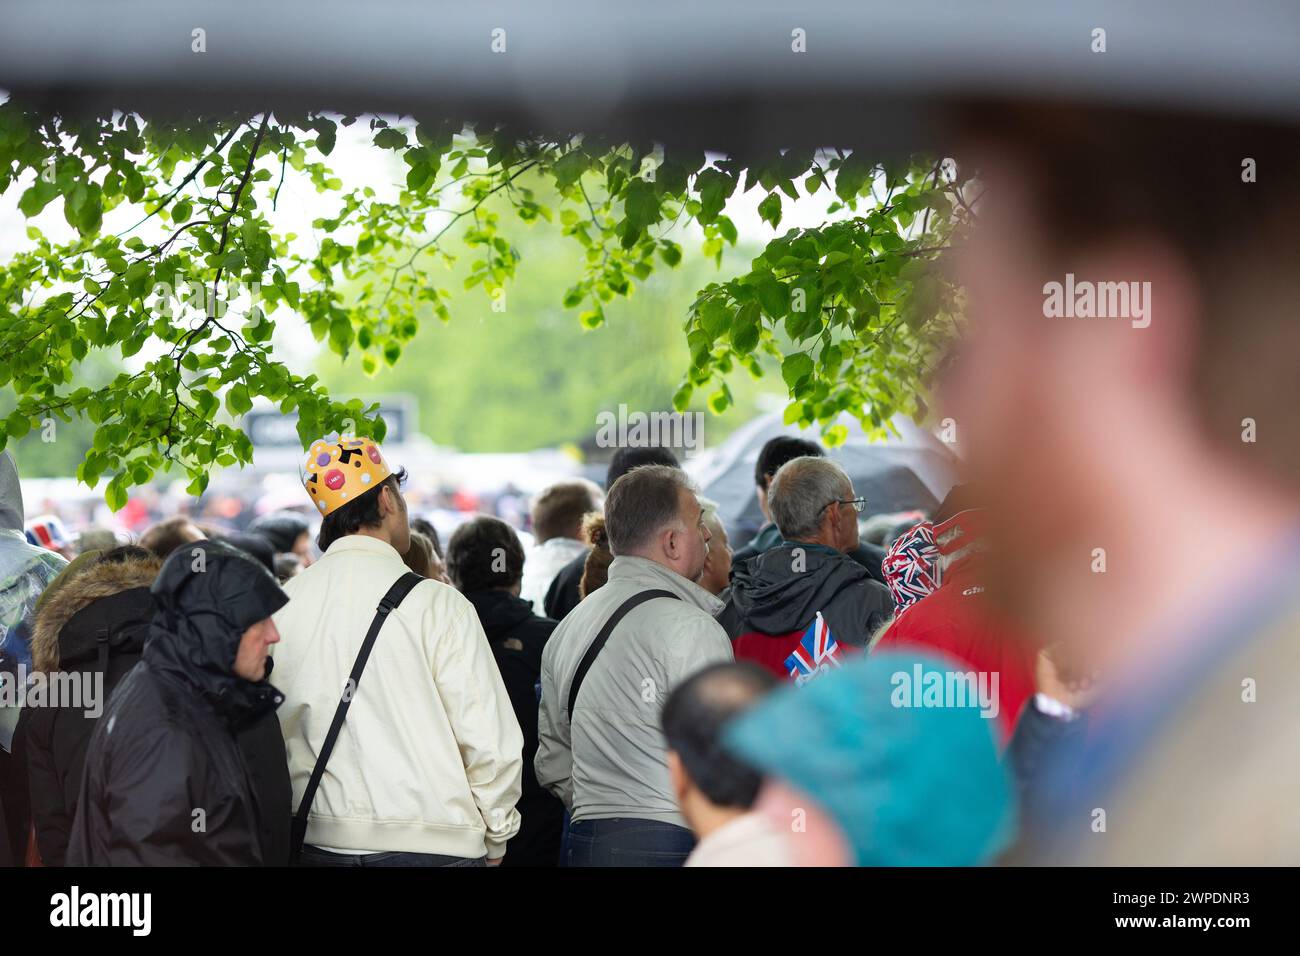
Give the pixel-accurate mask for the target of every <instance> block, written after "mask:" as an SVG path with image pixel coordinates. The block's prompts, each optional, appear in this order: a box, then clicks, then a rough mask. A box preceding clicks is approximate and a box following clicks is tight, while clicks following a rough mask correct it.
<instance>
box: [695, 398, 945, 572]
mask: <svg viewBox="0 0 1300 956" xmlns="http://www.w3.org/2000/svg"><path fill="white" fill-rule="evenodd" d="M839 424H842V425H844V426H845V427H846V428H848V430H849V436H848V438H847V440H846V441H845V442H844V444H842V445H839V446H837V447H836V448H833V449H830V450H829V455H830V457H831V458H833V459H834V460H835V461H837V462H839V463H840V464H841V465H842V466H843V467H844V470H845V471H846V472H848V475H849V478H851V479H852V480H853V489H854V491H855V492H856V493H857V494H859V495H861V496H863V497H865V498H866V499H867V510H866V512H865V513H864V514H865V515H867V516H869V515H872V514H886V513H890V512H895V511H911V510H921V511H926V512H932V511H933V510H934V509H935V508H936V507H937V506H938V504H939V502H940V501H942V500H943V498H944V496H945V495H946V494H947V493H948V491H949V489H950V488H952V486H953V485H954V484H955V483H956V481H957V466H958V461H957V459H956V457H955V456H954V455H953V453H952V452H951V451H950V450H949V449H948V447H947V446H946V445H944V444H943V442H941V441H939V440H938V439H937V438H935V437H934V436H933V435H931V434H930V433H929V432H928V431H926V430H925V429H923V428H920V427H918V426H917V425H916V424H915V423H914V422H912V420H911V419H910V418H908V417H907V416H905V415H898V416H896V417H895V418H894V420H893V423H892V424H893V426H894V428H895V429H896V430H897V432H898V434H897V435H890V436H889V437H887V438H885V439H883V440H880V441H872V440H871V439H870V438H868V437H867V435H866V434H865V433H864V432H863V430H862V426H861V425H859V424H858V422H857V420H856V419H854V418H852V417H851V416H849V415H847V414H846V415H844V416H842V417H841V420H840V422H839ZM777 435H795V436H798V437H801V438H809V439H812V440H813V441H816V440H817V438H818V432H817V429H815V428H812V429H808V430H805V431H801V430H800V429H799V428H798V426H795V425H785V424H783V423H782V415H781V413H780V412H774V413H772V414H770V415H764V416H763V417H761V418H757V419H755V420H754V421H752V422H750V423H749V424H748V425H745V426H744V427H743V428H740V429H738V430H737V431H736V432H734V433H733V434H732V435H731V436H730V437H729V438H728V439H727V440H726V441H725V442H723V443H722V444H721V445H719V446H718V447H717V448H716V449H713V450H711V451H710V452H708V453H707V454H706V455H701V456H700V457H699V458H697V459H695V460H694V461H689V460H688V461H687V463H686V470H687V471H688V472H689V473H690V474H691V476H692V477H693V478H694V479H695V481H696V483H697V484H698V485H699V486H700V491H701V494H702V495H703V496H704V497H705V498H709V499H711V500H712V501H715V502H717V504H718V515H719V517H720V518H721V520H722V523H723V525H724V527H726V529H727V535H728V537H729V538H730V539H731V540H732V542H733V544H735V545H737V546H738V545H740V544H743V543H744V542H746V541H748V540H749V538H750V537H751V536H752V535H753V534H754V532H756V531H757V530H758V529H759V528H760V527H761V526H762V524H763V515H762V512H761V511H759V508H758V494H757V491H756V489H755V486H754V465H755V463H756V462H757V461H758V453H759V451H760V450H761V449H762V447H763V445H764V444H765V443H766V442H767V441H768V439H771V438H775V437H776V436H777Z"/></svg>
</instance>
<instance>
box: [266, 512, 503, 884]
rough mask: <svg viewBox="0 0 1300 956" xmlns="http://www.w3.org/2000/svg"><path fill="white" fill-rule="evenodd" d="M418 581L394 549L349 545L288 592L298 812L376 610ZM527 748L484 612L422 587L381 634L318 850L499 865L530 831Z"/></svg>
mask: <svg viewBox="0 0 1300 956" xmlns="http://www.w3.org/2000/svg"><path fill="white" fill-rule="evenodd" d="M406 570H407V568H406V565H405V564H403V562H402V558H401V556H400V555H399V554H398V553H397V551H395V550H394V549H393V547H392V546H391V545H389V544H387V543H385V542H383V541H380V540H378V539H376V538H372V537H368V536H365V535H349V536H347V537H345V538H340V539H339V540H337V541H335V542H334V543H333V544H332V545H331V546H330V548H329V550H328V551H327V552H326V553H325V554H324V555H323V556H322V557H321V559H320V560H319V561H318V562H316V563H315V564H313V565H312V566H311V567H309V568H307V569H306V570H304V571H303V572H302V573H301V574H299V575H297V576H296V577H294V578H291V579H290V580H289V581H288V583H287V584H286V585H285V591H286V592H288V594H289V598H290V600H289V603H288V604H287V605H286V606H285V607H284V608H283V609H282V610H280V611H279V612H278V613H277V614H276V615H275V618H274V619H275V624H276V627H277V628H278V629H279V631H280V643H279V644H276V645H274V647H273V648H272V653H273V656H274V660H275V665H274V668H273V671H272V674H271V681H272V682H273V683H274V684H275V685H276V687H278V688H280V690H281V691H282V692H283V693H284V695H285V701H284V703H283V704H282V705H281V706H280V709H279V717H280V726H281V729H282V731H283V733H284V741H285V749H286V750H287V752H288V756H289V774H290V776H291V778H292V780H293V809H294V810H295V811H296V810H297V808H298V803H299V802H300V801H301V800H302V795H303V791H304V790H305V789H306V787H307V780H308V778H309V777H310V776H311V771H312V767H313V766H314V765H315V762H316V755H317V753H318V752H319V751H320V748H321V746H322V744H323V743H324V741H325V735H326V733H327V731H328V730H329V726H330V722H331V721H332V720H333V717H334V711H335V708H336V707H337V706H338V701H339V698H340V695H341V694H342V693H343V690H344V687H345V685H346V683H347V680H348V676H349V674H350V673H351V671H352V665H353V662H354V661H355V659H356V655H357V651H358V649H359V648H360V647H361V642H362V640H363V638H364V637H365V634H366V631H367V630H368V629H369V627H370V622H371V620H372V619H373V618H374V615H375V609H376V607H377V606H378V604H379V601H380V599H381V598H382V597H383V596H384V593H385V592H386V591H387V590H388V588H389V587H390V586H391V585H392V584H393V582H395V581H396V580H397V579H398V578H399V577H401V575H402V574H403V573H404V572H405V571H406ZM522 750H523V735H522V734H521V733H520V730H519V722H518V721H517V720H516V719H515V716H514V712H513V711H512V710H511V707H510V698H509V697H508V696H507V694H506V689H505V685H504V684H503V683H502V681H501V675H500V673H499V672H498V671H497V666H496V663H495V661H494V660H493V657H492V650H491V648H490V647H489V645H488V642H487V638H486V637H485V636H484V634H483V628H482V627H481V626H480V624H479V620H478V616H477V615H476V614H475V612H474V607H473V605H471V604H470V603H469V602H468V601H467V600H465V598H463V597H462V596H461V595H460V593H459V592H457V591H456V590H455V589H453V588H450V587H448V586H446V585H444V584H440V583H438V582H436V581H423V582H421V583H420V584H418V585H416V586H415V588H414V589H413V590H412V591H411V592H410V594H408V595H407V596H406V599H405V600H404V601H403V602H402V604H401V606H400V607H398V608H397V609H396V610H395V611H393V612H392V613H391V614H389V616H388V620H387V621H386V622H385V623H384V626H383V629H382V630H381V631H380V632H379V637H378V639H377V640H376V641H375V646H374V649H373V651H372V652H371V655H370V660H369V662H368V663H367V664H366V669H365V671H364V673H363V674H362V677H361V681H360V683H359V685H358V687H357V688H356V691H355V693H354V695H353V698H352V704H351V707H350V708H349V710H348V714H347V720H346V721H345V723H344V724H343V730H342V732H341V733H340V734H339V738H338V742H337V743H336V744H335V746H334V752H333V754H332V756H331V757H330V761H329V764H328V766H327V768H326V770H325V775H324V777H323V778H322V779H321V784H320V787H319V789H318V790H317V791H316V798H315V800H314V801H313V803H312V812H311V816H310V817H309V820H308V825H307V836H306V842H307V843H308V844H310V845H313V846H324V847H330V848H334V849H340V850H344V851H349V850H351V851H354V852H357V851H364V852H380V851H392V850H404V851H408V852H413V853H433V854H442V855H447V856H457V857H468V858H477V857H482V856H484V855H486V856H487V857H488V858H489V859H495V858H497V857H500V856H502V855H504V853H505V847H506V841H508V840H509V839H510V838H511V837H512V836H513V835H514V834H515V833H517V832H518V830H519V812H518V811H517V810H516V809H515V803H516V802H517V801H518V800H519V792H520V784H521V774H522V766H523V765H522V759H521V753H522Z"/></svg>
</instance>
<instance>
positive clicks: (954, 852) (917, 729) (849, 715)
mask: <svg viewBox="0 0 1300 956" xmlns="http://www.w3.org/2000/svg"><path fill="white" fill-rule="evenodd" d="M946 667H948V665H945V664H943V663H941V662H940V661H939V660H938V659H937V658H928V657H924V656H920V655H917V654H908V653H878V654H873V655H871V656H869V657H865V658H857V659H856V660H854V661H853V662H852V663H851V664H848V665H847V666H845V667H843V668H841V669H840V670H838V671H835V672H833V673H830V674H828V675H826V676H824V677H821V678H818V679H817V680H815V681H812V682H810V683H809V684H807V685H805V686H803V687H787V688H783V689H781V690H779V691H777V692H775V693H774V694H773V695H772V696H771V697H769V698H767V699H766V700H765V701H763V702H762V703H760V704H759V705H757V706H756V707H754V709H753V710H751V711H750V712H748V713H746V714H744V715H742V716H741V717H739V718H737V720H736V721H735V723H734V724H732V725H731V727H730V728H729V729H728V732H727V734H726V742H727V744H728V745H729V746H730V748H731V749H732V750H733V751H734V752H735V753H736V754H737V756H739V757H740V759H742V760H744V761H746V762H748V763H750V764H752V765H753V766H756V767H757V768H759V769H760V770H761V771H762V772H763V774H764V775H765V776H766V778H767V783H765V784H764V787H763V790H762V792H761V793H760V795H759V798H758V804H757V809H758V810H759V812H760V813H762V814H763V815H764V816H767V817H768V818H769V819H770V820H771V822H772V823H773V825H775V826H778V827H780V828H781V829H782V830H783V831H784V832H785V833H786V834H787V840H788V845H789V850H790V853H791V855H792V856H793V857H794V859H795V861H796V863H797V865H801V866H974V865H979V864H984V863H990V862H992V861H993V860H994V859H995V857H996V856H997V855H998V854H999V853H1000V852H1001V851H1002V850H1003V849H1005V848H1006V847H1007V845H1008V844H1009V842H1010V840H1011V838H1012V836H1013V830H1014V819H1015V812H1014V805H1013V798H1012V793H1011V786H1010V783H1009V782H1008V780H1007V777H1006V774H1005V771H1004V769H1003V768H1002V766H1001V765H1000V764H999V762H998V755H997V751H996V748H995V745H994V742H993V730H992V727H991V725H990V722H989V721H988V720H986V719H985V718H984V717H982V716H981V714H980V711H979V709H978V708H977V707H975V706H957V705H956V701H955V700H949V699H946V698H940V699H939V700H938V705H937V706H934V705H929V706H928V705H926V704H925V703H924V702H925V701H926V700H930V701H931V704H933V703H934V698H933V697H926V696H925V695H924V694H922V693H921V691H922V689H923V686H925V685H929V684H930V682H932V681H936V680H937V681H940V682H941V683H943V684H945V685H946V684H947V683H949V681H948V676H949V673H950V672H949V671H948V670H946V669H945V668H946ZM918 678H919V680H918ZM918 685H921V686H918ZM963 703H966V704H969V703H970V702H969V701H964V702H963ZM943 704H949V705H950V706H943Z"/></svg>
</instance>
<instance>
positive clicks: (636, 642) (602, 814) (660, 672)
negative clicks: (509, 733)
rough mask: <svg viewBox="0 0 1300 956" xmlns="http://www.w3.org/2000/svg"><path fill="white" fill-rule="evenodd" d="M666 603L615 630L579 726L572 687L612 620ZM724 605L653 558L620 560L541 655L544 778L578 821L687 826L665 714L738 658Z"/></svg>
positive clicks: (586, 691) (540, 764)
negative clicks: (658, 593)
mask: <svg viewBox="0 0 1300 956" xmlns="http://www.w3.org/2000/svg"><path fill="white" fill-rule="evenodd" d="M660 588H661V589H663V590H667V591H672V592H673V593H674V594H676V595H678V597H680V598H681V600H679V601H675V600H672V599H671V598H657V599H655V600H652V601H647V602H646V603H645V604H642V605H640V606H638V607H636V608H634V609H633V610H632V611H631V612H630V613H629V614H628V615H627V616H626V617H625V618H623V620H622V621H620V622H619V625H618V627H616V628H615V629H614V633H613V634H611V635H610V637H609V641H608V642H607V643H606V644H605V647H604V649H603V650H602V651H601V652H600V654H599V655H598V656H597V657H596V660H595V662H594V663H593V664H592V665H591V669H590V670H589V671H588V672H587V676H586V679H585V680H584V681H583V684H582V692H581V694H580V696H579V697H578V703H577V707H576V708H575V712H574V718H575V719H574V722H573V725H572V726H570V723H569V715H568V713H567V712H566V711H567V706H568V700H569V685H570V683H571V682H572V680H573V675H574V673H575V672H576V671H577V669H578V663H579V661H581V660H582V655H583V654H584V653H585V652H586V650H587V648H588V646H590V644H591V642H592V641H593V640H595V637H596V634H597V633H598V632H599V631H600V628H601V626H602V625H604V623H605V621H606V620H607V619H608V618H609V617H610V615H612V614H613V613H614V611H615V610H616V609H617V608H618V607H619V605H621V604H622V603H623V602H624V601H626V600H627V599H628V598H630V597H632V595H634V594H637V593H639V592H641V591H648V590H654V589H660ZM721 607H722V602H721V601H719V600H718V599H717V598H715V597H714V596H713V595H712V594H710V593H709V592H707V591H705V590H704V589H703V588H701V587H700V586H699V585H697V584H695V583H693V582H691V581H688V580H686V578H684V577H682V576H680V575H678V574H675V573H673V572H672V571H670V570H668V569H667V568H665V567H662V566H661V565H658V564H655V563H654V562H653V561H650V560H648V559H646V558H638V557H619V558H615V559H614V562H613V563H612V564H611V565H610V566H609V581H608V583H607V584H605V585H604V587H602V588H600V589H599V590H597V591H594V592H592V594H590V595H589V596H588V597H587V598H586V599H585V600H584V601H583V602H582V603H581V604H579V605H578V606H577V607H576V608H574V609H573V610H572V611H570V612H569V614H568V616H566V617H565V619H564V620H563V621H562V622H560V626H559V627H557V628H556V629H555V633H554V634H552V635H551V639H550V640H549V641H548V642H547V644H546V650H545V651H544V652H543V653H542V703H541V711H540V714H539V719H538V749H537V759H536V760H535V762H534V766H535V767H536V770H537V779H538V780H539V781H540V782H541V784H542V786H544V787H546V788H547V789H548V790H550V791H551V792H552V793H554V794H555V795H556V796H557V797H559V798H560V799H561V800H563V801H564V803H565V805H567V806H568V807H569V809H570V810H571V811H572V814H573V819H574V820H599V819H609V818H612V817H633V818H635V819H640V820H660V821H663V822H665V823H674V824H676V825H678V826H685V825H686V822H685V820H683V819H682V816H681V814H680V813H679V812H678V810H677V801H676V800H675V799H674V798H673V792H672V787H671V785H670V784H669V780H668V764H667V748H666V747H665V745H664V738H663V731H662V729H661V727H660V723H659V714H660V711H661V710H662V708H663V705H664V701H665V700H666V699H667V698H668V695H669V693H671V692H672V690H673V688H674V687H676V686H677V685H678V684H680V683H681V682H682V681H683V680H684V679H685V678H687V677H689V676H690V675H691V674H693V673H695V672H696V671H698V670H700V669H701V668H703V667H705V666H707V665H708V664H712V663H714V662H717V661H729V660H731V659H732V654H731V641H730V640H728V638H727V634H726V632H725V631H723V629H722V627H721V626H720V625H719V624H718V623H717V621H715V620H714V619H713V616H712V615H713V614H714V613H716V612H717V611H718V610H720V609H721Z"/></svg>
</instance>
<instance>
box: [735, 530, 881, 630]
mask: <svg viewBox="0 0 1300 956" xmlns="http://www.w3.org/2000/svg"><path fill="white" fill-rule="evenodd" d="M796 548H799V549H802V555H801V556H796V555H795V554H794V550H795V549H796ZM819 611H820V612H821V614H822V617H824V618H825V620H826V623H827V625H829V627H830V629H831V634H833V635H834V636H835V639H836V640H837V641H839V642H840V643H842V644H847V645H849V646H850V647H866V645H867V642H868V641H869V640H870V638H871V635H872V633H873V632H874V631H875V630H876V628H878V627H879V626H880V625H881V624H884V623H885V622H886V621H887V620H888V619H889V617H890V615H891V614H893V611H894V602H893V599H892V598H891V597H890V596H889V590H888V589H887V588H886V587H885V586H884V585H883V584H880V583H879V582H878V581H874V580H872V578H871V576H870V575H869V574H868V573H867V570H866V568H864V567H863V566H862V565H860V564H858V563H857V562H856V561H854V560H853V559H852V558H850V557H848V556H847V555H845V554H842V553H841V552H839V551H833V550H831V549H830V548H826V547H822V546H820V545H815V544H799V543H792V544H782V545H779V546H778V547H775V548H772V549H771V550H770V551H765V552H763V553H762V554H760V555H758V556H757V557H754V558H750V559H749V560H748V561H747V562H745V563H744V564H742V565H740V566H739V567H736V568H733V570H732V576H731V594H730V597H729V599H728V600H727V604H726V606H725V607H724V608H723V609H722V610H721V611H720V612H719V613H718V623H719V624H721V625H722V627H723V628H724V629H725V630H726V632H727V636H728V637H730V638H731V639H732V640H733V641H734V640H736V638H738V637H740V636H741V635H742V634H747V633H752V632H758V633H760V634H769V635H785V634H789V633H790V632H791V631H795V630H801V629H803V628H806V627H808V625H809V624H810V623H811V622H812V621H813V620H814V619H815V618H816V617H817V612H819Z"/></svg>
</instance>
